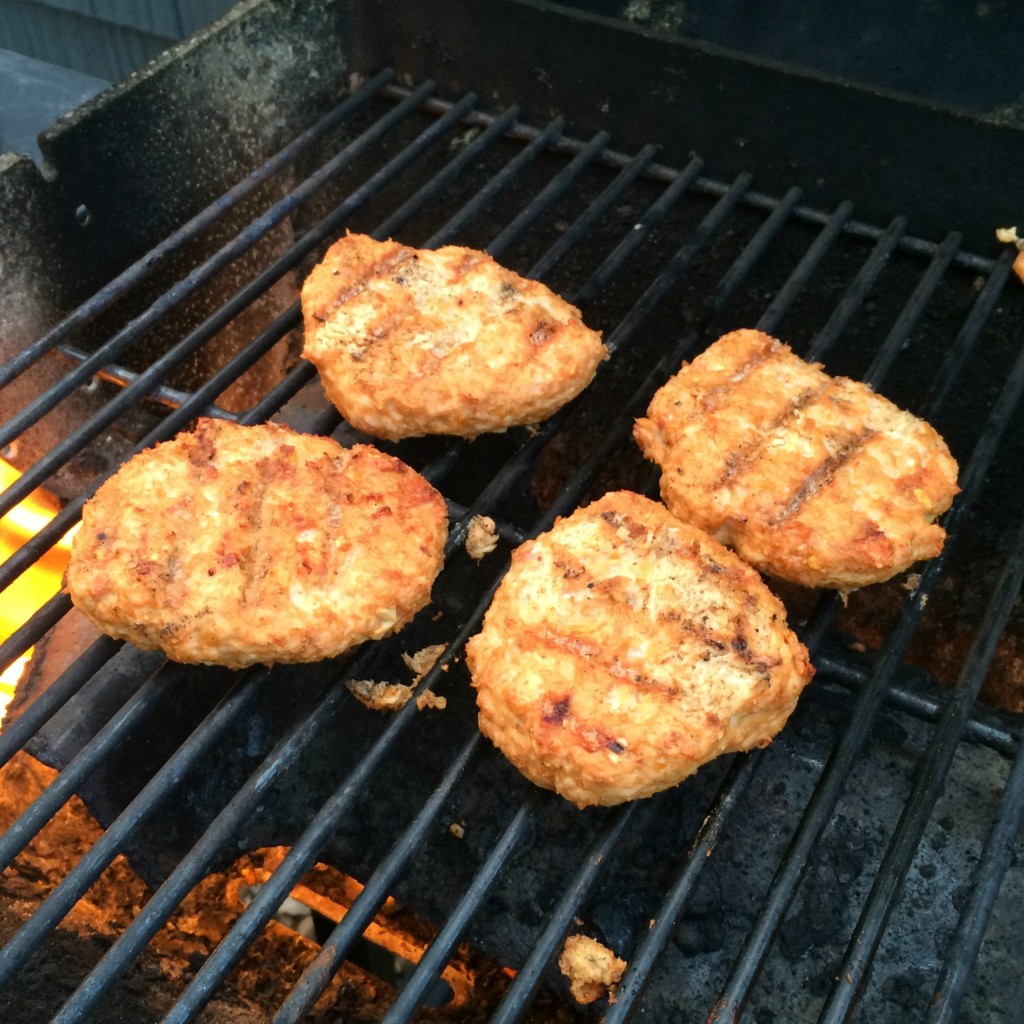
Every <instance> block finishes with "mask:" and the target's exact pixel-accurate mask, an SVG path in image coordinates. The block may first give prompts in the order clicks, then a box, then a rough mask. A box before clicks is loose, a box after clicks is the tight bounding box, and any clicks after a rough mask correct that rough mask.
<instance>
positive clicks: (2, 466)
mask: <svg viewBox="0 0 1024 1024" xmlns="http://www.w3.org/2000/svg"><path fill="white" fill-rule="evenodd" d="M20 476H21V473H20V472H19V471H18V470H17V469H15V468H14V466H12V465H11V464H10V463H9V462H7V461H6V460H4V459H0V493H2V492H3V491H6V490H7V488H9V487H10V486H11V485H12V484H13V483H14V482H15V481H16V480H17V479H18V478H19V477H20ZM57 511H58V505H57V501H56V499H54V498H53V497H51V496H50V495H49V494H47V493H46V491H44V490H42V489H41V488H40V489H39V490H36V491H33V492H32V493H31V494H30V495H29V496H28V497H27V498H25V499H24V500H23V501H21V502H20V503H19V504H17V505H15V507H14V508H12V509H11V511H10V512H8V513H7V515H5V516H4V517H3V518H2V519H0V564H3V563H4V562H6V561H7V559H8V558H10V557H11V556H12V555H13V554H14V553H15V552H16V551H18V549H19V548H21V546H22V545H23V544H25V543H27V542H28V541H29V540H31V539H32V538H33V537H34V536H35V535H36V534H37V533H38V532H39V531H40V530H41V529H43V527H44V526H46V524H47V523H49V522H50V520H51V519H52V518H53V517H54V516H55V515H56V514H57ZM77 529H78V527H77V526H74V527H72V528H71V529H70V530H69V531H68V532H67V533H66V534H64V536H63V537H62V538H61V539H60V540H59V541H58V542H57V543H56V544H54V546H53V547H52V548H50V550H49V551H47V552H46V553H45V554H44V555H43V556H42V558H40V559H39V560H38V561H37V562H36V563H35V564H34V565H32V566H31V567H30V568H29V569H27V570H26V571H25V572H24V573H22V574H21V576H19V577H18V578H17V579H16V580H15V581H14V582H13V583H12V584H11V585H10V586H9V587H7V588H6V589H5V590H3V591H0V643H2V642H3V641H4V640H6V639H7V638H8V637H9V636H10V635H11V634H12V633H13V632H14V631H15V630H16V629H18V627H19V626H21V625H23V624H24V623H25V621H26V620H27V619H28V618H30V617H31V616H32V615H33V614H34V613H35V612H36V611H37V610H38V609H39V608H41V607H42V606H43V605H44V604H46V602H47V601H49V600H50V598H51V597H53V595H54V594H56V593H57V591H58V590H60V588H61V583H62V581H63V579H64V570H65V569H66V568H67V564H68V557H69V554H70V551H71V538H72V537H73V536H74V533H75V530H77ZM31 656H32V648H29V650H27V651H26V652H25V653H24V654H23V655H22V656H21V657H20V658H18V660H17V661H15V662H13V663H12V664H11V665H10V666H8V667H7V668H6V669H5V670H4V671H3V672H2V673H0V720H2V718H3V714H4V712H5V711H6V710H7V705H8V704H9V703H10V700H11V698H12V697H13V696H14V690H15V687H16V686H17V685H18V682H19V681H20V680H21V677H22V675H23V673H24V671H25V669H26V667H27V666H28V662H29V659H30V658H31Z"/></svg>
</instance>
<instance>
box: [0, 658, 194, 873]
mask: <svg viewBox="0 0 1024 1024" xmlns="http://www.w3.org/2000/svg"><path fill="white" fill-rule="evenodd" d="M181 672H182V668H181V666H180V665H170V664H165V665H164V666H163V667H162V668H161V669H159V670H158V671H157V672H155V673H154V674H153V675H152V676H150V678H149V679H148V680H147V681H146V682H145V683H143V684H142V686H141V687H140V688H139V689H138V690H137V691H136V693H135V694H133V695H132V696H131V697H130V698H129V699H128V701H127V702H126V703H125V705H124V707H123V708H122V709H121V710H120V711H119V712H117V714H116V715H114V717H113V718H111V719H110V721H109V722H107V724H106V725H105V726H104V727H103V728H102V729H101V730H100V731H99V732H98V733H96V735H95V736H94V737H93V738H92V739H91V740H90V741H89V742H88V743H87V744H86V745H85V746H84V747H83V748H82V750H81V751H80V752H79V754H78V755H77V756H76V757H75V758H74V760H73V761H72V762H71V763H70V764H69V765H68V766H67V768H65V769H64V771H62V772H61V773H60V775H58V776H57V778H56V779H54V780H53V782H51V783H50V785H49V786H47V787H46V789H45V790H44V791H43V792H42V793H41V794H40V795H39V796H38V797H37V798H36V799H35V800H34V801H33V802H32V804H31V805H29V807H28V808H27V809H26V810H25V811H24V812H23V813H22V814H21V816H20V817H19V818H18V820H17V821H15V822H14V823H13V824H12V825H11V826H10V827H9V828H8V829H7V831H6V832H4V834H3V835H2V836H0V867H4V868H6V867H9V866H10V863H11V861H12V860H14V858H15V857H16V856H17V855H18V854H19V853H20V852H21V850H22V849H24V847H25V844H26V843H28V842H29V840H30V839H31V838H32V837H33V836H34V835H35V834H36V833H37V832H38V831H39V830H40V829H41V828H42V827H43V825H45V824H46V822H48V821H49V820H50V819H51V818H52V817H53V816H54V814H56V813H57V811H58V810H59V809H60V808H61V807H62V806H63V805H64V804H65V803H66V802H67V800H68V798H69V797H70V796H71V795H72V794H73V793H74V791H75V787H76V786H77V785H79V783H81V781H82V779H83V778H85V777H86V776H87V775H88V774H89V773H90V772H92V771H93V770H94V769H95V768H96V767H97V766H98V765H99V764H100V762H102V761H103V760H104V759H105V758H106V757H107V756H108V754H109V753H110V751H111V750H113V749H114V747H116V746H117V745H118V744H119V743H121V742H123V741H124V739H125V738H126V737H127V736H128V735H129V734H130V733H131V731H132V730H133V729H134V728H135V727H136V726H137V725H138V724H139V722H140V721H141V720H143V719H144V718H145V717H146V716H147V715H148V714H150V713H151V712H152V711H153V709H154V708H155V707H156V706H157V704H159V702H160V701H161V700H162V699H164V698H165V697H166V696H167V693H168V691H169V690H170V688H171V687H172V686H174V685H175V683H176V682H177V677H178V676H179V675H180V674H181Z"/></svg>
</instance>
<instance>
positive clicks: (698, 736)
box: [466, 491, 814, 807]
mask: <svg viewBox="0 0 1024 1024" xmlns="http://www.w3.org/2000/svg"><path fill="white" fill-rule="evenodd" d="M466 661H467V663H468V665H469V668H470V671H471V673H472V678H473V686H474V687H475V688H476V696H477V707H478V708H479V716H478V723H479V726H480V730H481V732H483V734H484V735H485V736H487V737H488V738H489V739H490V740H491V741H492V742H493V743H494V744H495V746H497V747H498V748H499V749H500V750H501V751H502V753H504V754H505V756H506V757H507V758H508V759H509V760H510V761H511V762H512V764H514V765H515V766H516V768H518V769H519V771H520V772H522V773H523V775H525V776H526V777H527V778H528V779H530V780H531V781H532V782H534V783H536V784H537V785H538V786H542V787H543V788H545V789H553V790H555V792H557V793H559V794H561V795H562V796H563V797H565V798H566V799H567V800H571V801H572V802H573V803H575V804H576V805H577V806H579V807H587V806H590V805H593V804H603V805H612V804H618V803H622V802H624V801H626V800H635V799H637V798H639V797H645V796H651V795H653V794H654V793H657V792H659V791H661V790H663V789H667V788H668V787H669V786H674V785H676V784H677V783H678V782H681V781H682V780H683V779H685V778H687V777H688V776H689V775H692V774H693V773H694V772H695V771H696V770H697V769H698V768H699V767H700V766H701V765H702V764H704V763H705V762H707V761H710V760H711V759H712V758H715V757H718V756H719V755H720V754H724V753H727V752H732V751H738V750H750V749H751V748H752V747H757V746H765V745H766V744H767V743H768V742H769V741H770V740H771V739H772V737H773V736H774V735H775V734H776V733H777V732H778V731H779V729H781V728H782V726H783V724H784V723H785V722H786V719H787V718H788V717H789V715H790V713H791V712H792V711H793V708H794V707H795V706H796V702H797V698H798V697H799V695H800V692H801V690H802V689H803V688H804V686H805V685H806V684H807V683H808V682H809V681H810V679H811V677H812V675H813V674H814V670H813V668H812V667H811V664H810V661H809V659H808V655H807V650H806V648H805V647H804V646H803V644H801V643H800V641H799V640H798V639H797V638H796V636H795V635H794V633H793V632H792V630H790V629H789V627H788V626H787V625H786V611H785V608H784V606H783V604H782V602H781V601H780V600H779V599H778V598H777V597H775V595H773V594H772V593H771V591H769V589H768V588H767V586H765V584H764V581H763V580H762V579H761V577H760V576H759V575H758V574H757V572H755V571H754V570H753V569H752V568H751V567H750V566H748V565H746V564H745V563H744V562H743V561H741V560H740V558H738V557H737V556H736V555H735V554H734V553H733V552H731V551H729V550H728V549H727V548H725V547H723V546H722V545H721V544H719V543H718V542H717V541H716V540H714V539H712V538H711V537H709V536H708V535H707V534H705V533H703V532H702V531H701V530H698V529H697V528H696V527H693V526H689V525H687V524H686V523H682V522H680V521H679V520H678V519H676V518H675V517H674V516H672V515H671V514H670V513H669V512H668V510H667V509H666V508H665V507H664V506H663V505H661V504H660V503H658V502H655V501H651V500H650V499H649V498H645V497H643V496H642V495H639V494H633V493H632V492H629V491H618V492H613V493H611V494H606V495H605V496H604V497H603V498H601V499H599V500H598V501H596V502H594V503H593V504H591V505H588V506H586V507H585V508H581V509H577V510H576V511H575V512H574V513H573V514H572V515H570V516H568V517H567V518H565V519H560V520H558V521H557V522H556V523H555V525H554V526H553V527H552V529H551V530H549V531H548V532H547V533H545V534H542V535H541V536H540V537H538V538H536V540H532V541H527V542H526V543H525V544H522V545H520V547H519V548H517V549H516V551H515V552H514V553H513V556H512V565H511V567H510V569H509V571H508V573H507V574H506V575H505V578H504V579H503V580H502V582H501V585H500V586H499V587H498V590H497V592H496V593H495V595H494V599H493V601H492V602H491V606H490V608H489V609H488V611H487V614H486V616H485V617H484V623H483V628H482V630H481V632H480V633H478V634H477V635H476V636H474V637H473V638H472V639H471V640H470V641H469V644H468V645H467V648H466Z"/></svg>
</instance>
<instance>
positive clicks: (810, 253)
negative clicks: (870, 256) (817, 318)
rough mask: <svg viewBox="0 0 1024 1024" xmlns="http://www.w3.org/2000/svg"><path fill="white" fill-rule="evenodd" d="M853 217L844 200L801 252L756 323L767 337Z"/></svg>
mask: <svg viewBox="0 0 1024 1024" xmlns="http://www.w3.org/2000/svg"><path fill="white" fill-rule="evenodd" d="M852 215H853V203H851V202H850V201H849V200H847V201H846V202H844V203H840V204H839V206H837V207H836V209H835V212H834V213H833V214H832V216H831V217H829V219H828V221H827V222H826V223H825V225H824V227H823V228H822V230H821V231H820V232H818V235H817V237H816V238H815V239H814V241H813V242H812V243H811V245H810V246H809V247H808V249H807V252H805V253H804V255H803V257H802V258H801V260H800V262H799V264H797V267H796V269H795V270H794V271H793V273H792V274H790V275H789V277H788V278H787V279H786V283H785V284H784V285H783V286H782V288H780V289H779V293H778V295H776V296H775V298H774V299H773V300H772V303H771V305H770V306H769V307H768V308H767V309H766V310H765V312H764V314H763V315H762V316H761V318H760V320H758V322H757V326H758V329H759V330H762V331H764V332H765V333H766V334H774V333H775V330H776V328H777V327H778V324H779V321H780V320H781V319H782V317H783V315H784V314H785V312H786V310H787V309H789V307H790V306H791V305H792V304H793V302H794V301H795V300H796V297H797V296H798V295H799V294H800V293H801V292H802V291H803V290H804V288H805V287H806V286H807V282H808V281H810V279H811V276H812V275H813V274H814V272H815V270H817V268H818V266H819V265H820V263H821V261H822V260H823V259H824V258H825V254H826V253H827V252H828V251H829V250H830V249H831V248H832V246H833V245H835V243H836V240H837V239H838V238H839V235H840V233H841V232H842V231H843V229H844V228H845V227H846V225H847V223H848V222H849V220H850V217H851V216H852Z"/></svg>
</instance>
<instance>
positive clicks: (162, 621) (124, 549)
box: [67, 419, 447, 668]
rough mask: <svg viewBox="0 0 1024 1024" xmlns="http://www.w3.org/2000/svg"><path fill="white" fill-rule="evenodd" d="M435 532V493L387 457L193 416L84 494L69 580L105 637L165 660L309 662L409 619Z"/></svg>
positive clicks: (435, 561) (439, 520)
mask: <svg viewBox="0 0 1024 1024" xmlns="http://www.w3.org/2000/svg"><path fill="white" fill-rule="evenodd" d="M446 536H447V514H446V508H445V503H444V500H443V499H442V497H441V496H440V495H439V494H438V493H437V491H435V490H434V488H433V487H431V486H430V484H428V483H427V481H426V480H424V479H423V478H422V477H421V476H420V475H419V474H418V473H416V472H415V471H413V470H412V469H410V468H409V467H408V466H406V465H405V464H404V463H403V462H400V461H399V460H398V459H396V458H393V457H392V456H390V455H385V454H383V453H382V452H379V451H377V450H376V449H375V448H372V447H369V446H366V445H362V446H356V447H354V448H349V449H346V448H342V447H341V446H340V445H338V444H337V443H336V442H334V441H331V440H329V439H328V438H324V437H316V436H311V435H306V434H298V433H295V432H294V431H292V430H289V429H288V428H286V427H281V426H275V425H272V424H266V425H263V426H253V427H244V426H238V425H237V424H234V423H230V422H226V421H223V420H212V419H203V420H200V421H199V423H198V425H197V427H196V429H195V432H194V433H184V434H179V435H178V436H177V437H176V438H174V439H173V440H171V441H168V442H166V443H164V444H160V445H157V446H156V447H154V448H151V449H148V450H147V451H144V452H141V453H140V454H138V455H136V456H135V457H134V458H133V459H131V460H130V461H129V462H127V463H126V464H125V465H124V466H122V467H121V469H120V470H119V471H118V472H117V473H116V474H115V475H114V476H113V477H111V478H110V479H109V480H108V481H106V483H104V484H103V485H102V487H100V489H99V490H98V491H97V492H96V494H95V496H94V497H93V498H92V499H91V500H90V501H89V502H87V503H86V505H85V507H84V509H83V510H82V528H81V530H79V532H78V533H77V535H76V536H75V539H74V543H73V547H72V552H71V562H70V565H69V567H68V572H67V586H68V590H69V591H70V594H71V599H72V601H73V602H74V604H75V606H76V607H77V608H79V609H80V610H81V611H82V612H83V613H84V614H85V615H86V616H88V618H90V619H91V620H92V621H93V622H94V623H95V624H96V625H97V626H98V627H99V628H100V629H101V630H103V631H104V632H105V633H108V634H109V635H111V636H113V637H117V638H119V639H124V640H130V641H132V642H133V643H134V644H136V645H138V646H139V647H143V648H147V649H156V648H159V649H161V650H163V651H164V652H165V653H166V654H167V656H168V657H170V658H173V659H174V660H176V661H184V662H205V663H210V664H219V665H228V666H231V667H233V668H242V667H244V666H246V665H251V664H255V663H258V662H263V663H267V664H271V663H275V662H304V661H316V660H319V659H320V658H327V657H332V656H334V655H337V654H340V653H341V652H342V651H344V650H345V649H346V648H349V647H351V646H353V645H354V644H358V643H360V642H361V641H363V640H369V639H376V638H378V637H381V636H384V635H385V634H387V633H390V632H392V631H393V630H396V629H398V628H400V627H401V626H402V625H404V624H405V623H406V622H408V620H409V619H410V618H412V616H413V615H414V614H415V612H416V611H417V610H418V609H420V608H421V607H423V605H425V604H426V603H427V602H428V600H429V598H430V588H431V584H432V583H433V580H434V578H435V576H436V575H437V573H438V571H439V570H440V568H441V563H442V560H443V548H444V541H445V537H446Z"/></svg>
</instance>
